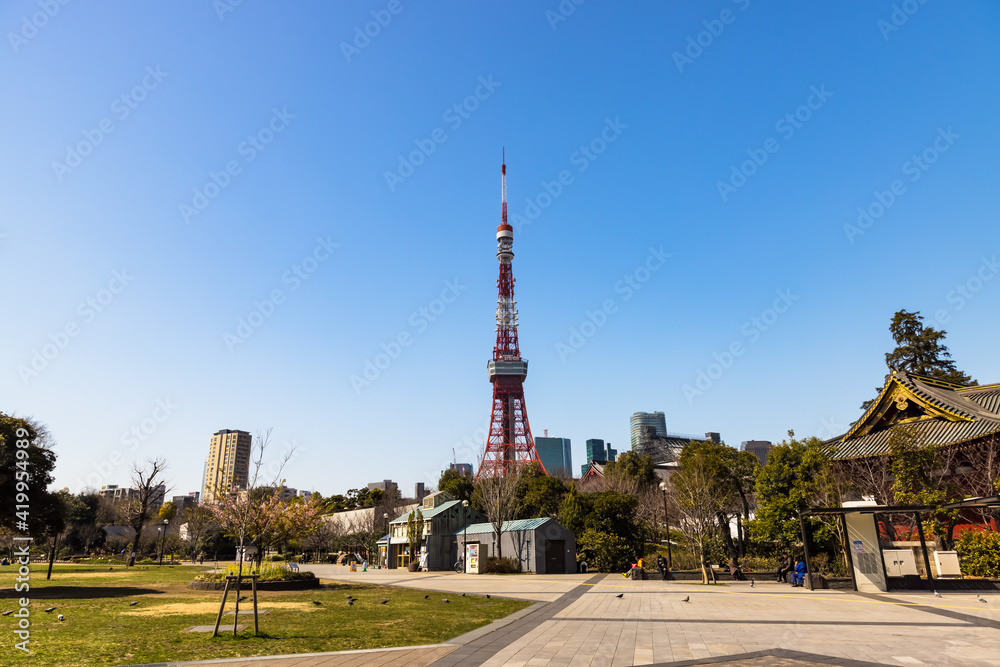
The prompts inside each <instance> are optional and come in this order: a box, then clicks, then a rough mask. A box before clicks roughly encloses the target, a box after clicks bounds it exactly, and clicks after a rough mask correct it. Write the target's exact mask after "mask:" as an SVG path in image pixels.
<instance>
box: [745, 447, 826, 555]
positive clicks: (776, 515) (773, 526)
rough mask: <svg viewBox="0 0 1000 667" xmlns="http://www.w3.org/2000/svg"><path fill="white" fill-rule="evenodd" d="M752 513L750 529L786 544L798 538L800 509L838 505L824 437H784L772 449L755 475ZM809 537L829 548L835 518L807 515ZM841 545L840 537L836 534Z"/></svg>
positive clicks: (772, 540) (760, 535) (783, 545)
mask: <svg viewBox="0 0 1000 667" xmlns="http://www.w3.org/2000/svg"><path fill="white" fill-rule="evenodd" d="M756 490H757V516H756V518H755V519H754V521H753V522H751V527H750V528H751V533H753V534H754V535H755V536H757V537H758V538H759V539H761V540H766V541H771V542H775V543H777V544H779V545H780V546H782V547H784V548H787V547H788V546H790V545H792V544H794V543H796V542H798V541H800V540H801V527H800V525H799V510H803V509H807V508H809V507H815V506H825V507H837V506H839V505H840V500H841V498H840V496H841V493H840V487H839V485H838V483H837V479H836V477H835V475H834V472H833V466H832V463H831V461H830V457H829V455H828V453H827V450H826V448H825V446H824V445H823V441H822V440H820V439H819V438H816V437H809V438H804V439H801V440H796V439H795V432H794V431H789V432H788V440H787V441H782V442H781V443H780V444H778V445H776V446H774V447H772V448H771V450H770V452H768V455H767V465H766V466H764V467H763V468H761V470H760V473H759V474H758V475H757V484H756ZM808 523H809V526H810V528H809V533H810V535H811V536H812V541H813V542H815V543H816V544H818V545H824V546H825V547H827V548H829V547H830V545H831V543H833V542H834V541H835V540H837V538H838V535H839V533H838V527H839V525H840V524H839V522H831V523H825V522H823V521H820V520H818V519H810V520H809V521H808ZM839 538H840V540H839V541H840V544H841V548H842V549H843V548H845V544H844V540H843V536H839Z"/></svg>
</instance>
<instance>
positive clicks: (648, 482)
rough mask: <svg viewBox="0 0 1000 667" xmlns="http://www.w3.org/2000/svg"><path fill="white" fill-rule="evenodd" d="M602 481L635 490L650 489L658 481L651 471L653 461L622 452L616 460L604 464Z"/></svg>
mask: <svg viewBox="0 0 1000 667" xmlns="http://www.w3.org/2000/svg"><path fill="white" fill-rule="evenodd" d="M604 479H605V480H607V481H609V482H611V483H614V482H615V481H619V482H624V483H625V484H631V485H632V486H634V487H635V489H636V490H640V489H644V488H647V487H650V486H652V485H654V484H656V483H657V481H658V480H657V477H656V473H655V472H654V471H653V459H652V458H651V457H649V456H647V455H645V454H638V453H636V452H624V453H622V454H619V455H618V458H617V460H615V461H609V462H608V463H606V464H605V465H604Z"/></svg>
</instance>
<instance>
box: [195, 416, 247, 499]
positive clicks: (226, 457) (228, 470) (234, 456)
mask: <svg viewBox="0 0 1000 667" xmlns="http://www.w3.org/2000/svg"><path fill="white" fill-rule="evenodd" d="M252 444H253V438H252V437H251V436H250V433H248V432H247V431H239V430H234V429H228V428H227V429H222V430H221V431H216V432H215V434H214V435H213V436H212V443H211V446H210V448H209V452H208V458H207V459H206V460H205V486H204V489H203V492H202V498H203V499H204V501H205V502H206V503H211V502H215V500H216V497H217V495H218V494H217V492H227V491H231V490H232V489H233V488H234V487H235V488H238V489H245V488H246V485H247V479H248V477H249V474H250V449H251V446H252Z"/></svg>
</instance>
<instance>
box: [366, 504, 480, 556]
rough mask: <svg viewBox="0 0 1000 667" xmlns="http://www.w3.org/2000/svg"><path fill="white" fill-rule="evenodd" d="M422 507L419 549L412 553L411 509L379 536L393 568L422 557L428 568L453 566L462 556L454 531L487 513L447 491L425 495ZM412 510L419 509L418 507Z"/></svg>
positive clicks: (390, 523) (392, 522) (478, 520)
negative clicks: (409, 521) (422, 524)
mask: <svg viewBox="0 0 1000 667" xmlns="http://www.w3.org/2000/svg"><path fill="white" fill-rule="evenodd" d="M419 507H420V512H421V514H422V515H423V521H424V532H423V538H422V539H421V541H420V544H419V545H418V546H417V553H414V554H411V553H410V543H409V540H407V535H406V525H407V522H408V520H409V518H410V512H409V511H408V512H406V513H405V514H401V515H400V516H398V517H396V518H395V519H393V520H392V521H390V522H389V534H388V535H387V536H385V537H383V538H382V539H381V540H379V545H380V547H381V548H385V549H386V561H385V562H386V563H387V564H388V566H389V567H390V568H396V567H405V566H407V565H409V563H410V562H411V561H414V560H417V559H418V558H419V559H420V562H421V567H423V568H425V569H428V570H447V569H450V568H451V566H452V565H454V564H455V561H457V560H458V556H457V554H456V551H455V544H454V538H453V537H452V535H453V534H454V532H455V531H456V530H460V529H462V528H464V527H465V526H466V525H469V524H473V523H478V522H481V521H485V520H486V517H485V516H484V515H483V513H482V512H480V511H478V510H476V509H474V508H472V507H470V506H467V505H463V504H462V501H461V500H455V499H454V498H453V497H452V496H451V495H450V494H448V493H447V492H445V491H438V492H437V493H432V494H430V495H428V496H424V498H423V500H422V501H421V503H420V505H419ZM411 511H416V508H414V509H413V510H411Z"/></svg>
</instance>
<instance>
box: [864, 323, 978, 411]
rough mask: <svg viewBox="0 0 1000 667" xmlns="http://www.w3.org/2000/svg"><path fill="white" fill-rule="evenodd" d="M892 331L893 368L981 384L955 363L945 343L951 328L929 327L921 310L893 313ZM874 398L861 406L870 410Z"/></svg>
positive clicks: (888, 358) (890, 360)
mask: <svg viewBox="0 0 1000 667" xmlns="http://www.w3.org/2000/svg"><path fill="white" fill-rule="evenodd" d="M889 333H891V334H892V339H893V340H894V341H896V349H894V350H893V351H892V352H887V353H886V355H885V364H886V366H888V367H889V368H890V370H901V371H906V372H907V373H914V374H916V375H925V376H927V377H931V378H934V379H936V380H944V381H945V382H953V383H955V384H960V385H964V386H971V385H977V384H979V383H978V382H976V381H975V380H973V379H972V378H971V377H969V376H968V375H966V374H965V373H963V372H962V371H960V370H958V369H957V368H956V367H955V362H954V360H952V358H951V352H949V351H948V348H947V346H946V345H945V344H944V337H945V335H946V334H947V332H946V331H944V330H943V329H942V330H940V331H938V330H937V329H935V328H934V327H925V326H924V318H923V316H922V315H921V314H920V311H919V310H918V311H917V312H914V313H911V312H909V311H907V310H905V309H904V310H900V311H899V312H897V313H896V314H895V315H893V316H892V322H890V323H889ZM876 391H882V387H877V388H876ZM874 402H875V401H874V399H872V400H868V401H865V402H864V403H862V404H861V409H862V410H864V411H867V410H868V408H869V407H871V405H872V403H874Z"/></svg>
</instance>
